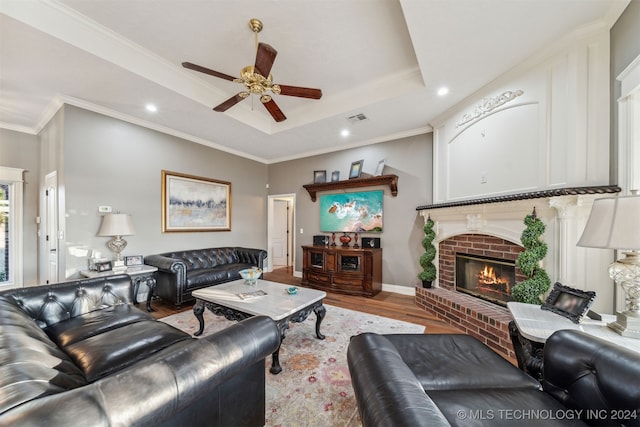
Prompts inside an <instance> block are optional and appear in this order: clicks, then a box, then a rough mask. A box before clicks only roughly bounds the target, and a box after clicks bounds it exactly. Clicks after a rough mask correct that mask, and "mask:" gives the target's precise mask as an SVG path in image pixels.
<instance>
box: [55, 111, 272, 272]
mask: <svg viewBox="0 0 640 427" xmlns="http://www.w3.org/2000/svg"><path fill="white" fill-rule="evenodd" d="M163 169H165V170H169V171H173V172H179V173H185V174H190V175H196V176H202V177H207V178H214V179H219V180H223V181H229V182H231V200H232V208H231V231H227V232H224V231H223V232H192V233H162V229H161V171H162V170H163ZM266 183H267V165H264V164H261V163H258V162H255V161H252V160H247V159H244V158H241V157H238V156H235V155H231V154H227V153H224V152H221V151H218V150H215V149H212V148H209V147H205V146H203V145H200V144H196V143H193V142H189V141H186V140H183V139H180V138H176V137H173V136H170V135H166V134H163V133H160V132H156V131H153V130H149V129H146V128H143V127H140V126H137V125H133V124H130V123H127V122H123V121H120V120H116V119H113V118H110V117H106V116H103V115H100V114H96V113H93V112H90V111H86V110H83V109H79V108H75V107H71V106H65V124H64V185H65V194H66V211H65V215H66V248H67V262H66V277H74V276H76V275H77V271H78V270H81V269H85V268H86V267H87V255H88V254H89V253H90V251H91V250H98V251H101V252H102V253H103V255H105V256H107V257H112V255H113V254H112V253H111V252H110V251H109V249H108V248H107V247H106V246H105V244H106V242H107V241H108V240H109V239H108V238H106V237H98V236H96V233H97V232H98V229H99V227H100V223H101V215H100V214H99V213H98V206H101V205H106V206H111V207H112V208H113V210H114V212H115V211H118V210H119V211H121V212H123V213H129V214H131V215H132V218H133V222H134V226H135V228H136V234H135V235H134V236H129V237H125V240H127V242H128V246H127V247H126V249H125V250H124V252H123V255H151V254H156V253H161V252H166V251H170V250H180V249H196V248H206V247H218V246H231V245H242V246H247V247H258V248H265V249H266V247H267V245H266V217H267V214H266V196H267V190H266Z"/></svg>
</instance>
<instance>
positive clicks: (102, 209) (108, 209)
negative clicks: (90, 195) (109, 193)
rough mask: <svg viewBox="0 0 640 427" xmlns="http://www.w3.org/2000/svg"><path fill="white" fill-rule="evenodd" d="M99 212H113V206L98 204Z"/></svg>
mask: <svg viewBox="0 0 640 427" xmlns="http://www.w3.org/2000/svg"><path fill="white" fill-rule="evenodd" d="M98 212H100V213H111V206H98Z"/></svg>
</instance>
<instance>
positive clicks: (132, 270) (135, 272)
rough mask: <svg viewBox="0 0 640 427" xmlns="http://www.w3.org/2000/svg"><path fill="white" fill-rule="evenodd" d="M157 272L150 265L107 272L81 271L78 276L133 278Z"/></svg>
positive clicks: (133, 266)
mask: <svg viewBox="0 0 640 427" xmlns="http://www.w3.org/2000/svg"><path fill="white" fill-rule="evenodd" d="M155 271H158V267H154V266H152V265H146V264H142V265H132V266H131V267H127V268H126V269H113V270H109V271H95V270H81V271H80V274H81V275H82V276H84V277H90V278H93V277H106V276H113V275H114V274H128V275H129V276H135V275H138V274H146V273H153V272H155Z"/></svg>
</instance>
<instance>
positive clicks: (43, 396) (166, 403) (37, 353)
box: [0, 275, 280, 427]
mask: <svg viewBox="0 0 640 427" xmlns="http://www.w3.org/2000/svg"><path fill="white" fill-rule="evenodd" d="M131 296H132V286H131V279H130V278H129V276H127V275H119V276H111V277H106V278H97V279H84V280H79V281H73V282H67V283H60V284H56V285H51V286H38V287H30V288H22V289H15V290H9V291H4V292H0V426H21V427H24V426H45V425H46V426H64V427H72V426H105V427H106V426H111V427H112V426H151V425H153V426H183V425H184V426H187V425H188V426H205V425H206V426H231V425H233V426H240V425H251V426H262V425H264V422H265V412H264V411H265V401H264V398H265V357H266V356H268V355H269V354H271V353H272V352H273V351H275V350H276V349H277V347H278V344H279V342H280V334H279V332H278V329H277V327H276V326H275V323H274V322H273V321H272V320H271V319H270V318H268V317H253V318H250V319H247V320H245V321H243V322H240V323H237V324H234V325H232V326H231V327H229V328H227V329H224V330H222V331H220V332H219V333H217V334H213V335H210V336H208V337H205V338H202V339H195V338H192V337H190V336H189V335H188V334H186V333H184V332H182V331H180V330H178V329H176V328H174V327H172V326H169V325H167V324H166V323H163V322H161V321H157V320H154V319H153V318H152V317H150V316H149V315H148V314H147V313H146V312H143V311H141V310H138V309H137V308H135V307H133V306H132V305H131V301H132V298H131ZM248 390H250V392H249V393H248V392H247V391H248Z"/></svg>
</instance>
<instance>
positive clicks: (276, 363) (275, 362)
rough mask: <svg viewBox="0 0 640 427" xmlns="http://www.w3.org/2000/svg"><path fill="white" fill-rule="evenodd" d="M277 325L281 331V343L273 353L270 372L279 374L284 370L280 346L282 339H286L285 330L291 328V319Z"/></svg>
mask: <svg viewBox="0 0 640 427" xmlns="http://www.w3.org/2000/svg"><path fill="white" fill-rule="evenodd" d="M276 325H277V326H278V330H279V331H280V344H279V345H278V348H277V349H276V351H274V352H273V354H272V355H271V368H269V372H271V373H272V374H273V375H277V374H279V373H280V372H282V366H280V347H281V346H282V341H284V332H285V331H286V330H287V329H289V321H288V320H287V319H284V321H280V322H277V323H276Z"/></svg>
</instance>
